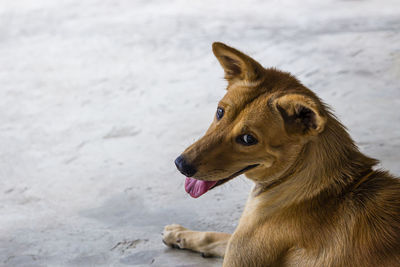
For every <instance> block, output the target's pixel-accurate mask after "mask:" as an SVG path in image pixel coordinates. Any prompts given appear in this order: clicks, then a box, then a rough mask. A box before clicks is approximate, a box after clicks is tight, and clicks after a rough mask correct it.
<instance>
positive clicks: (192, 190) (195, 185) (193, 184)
mask: <svg viewBox="0 0 400 267" xmlns="http://www.w3.org/2000/svg"><path fill="white" fill-rule="evenodd" d="M217 182H218V181H201V180H197V179H194V178H190V177H186V181H185V190H186V192H188V193H189V194H190V195H191V196H192V197H194V198H198V197H199V196H201V195H202V194H204V193H205V192H207V191H208V190H210V188H211V187H213V186H214V185H215V184H216V183H217Z"/></svg>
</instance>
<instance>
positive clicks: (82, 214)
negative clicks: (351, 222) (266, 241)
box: [0, 0, 400, 266]
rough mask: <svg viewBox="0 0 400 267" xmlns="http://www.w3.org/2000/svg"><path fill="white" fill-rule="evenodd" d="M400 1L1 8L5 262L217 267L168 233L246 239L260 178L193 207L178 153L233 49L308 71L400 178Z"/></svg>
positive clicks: (22, 4) (91, 1)
mask: <svg viewBox="0 0 400 267" xmlns="http://www.w3.org/2000/svg"><path fill="white" fill-rule="evenodd" d="M399 29H400V2H399V1H397V0H387V1H378V0H364V1H337V0H335V1H334V0H328V1H319V0H303V1H287V0H284V1H261V0H259V1H256V0H254V1H239V0H237V1H228V0H224V1H218V2H217V1H211V0H204V1H182V0H181V1H179V0H175V1H161V0H158V1H144V0H142V1H140V0H138V1H128V0H124V1H101V0H88V1H77V0H71V1H63V0H60V1H54V0H36V1H28V0H26V1H22V0H21V1H15V0H2V1H1V2H0V121H1V124H0V145H1V149H0V213H1V216H0V265H1V266H127V265H131V266H149V265H152V266H220V265H221V262H222V261H221V260H220V259H203V258H201V257H200V256H199V255H198V254H195V253H190V252H185V251H177V250H172V249H168V248H166V247H165V246H164V245H163V244H162V243H161V235H160V233H161V231H162V228H163V226H164V225H166V224H170V223H180V224H182V225H184V226H186V227H189V228H193V229H197V230H216V231H228V232H231V231H233V230H234V228H235V226H236V224H237V221H238V219H239V217H240V213H241V211H242V209H243V203H244V201H245V199H246V197H247V194H248V190H249V188H250V187H251V182H249V181H247V180H246V179H245V178H243V177H242V178H238V179H236V180H235V181H232V182H231V183H229V184H227V185H225V186H223V187H221V188H217V189H215V190H212V191H210V192H208V193H207V194H206V195H204V196H202V197H201V198H199V199H191V198H190V197H189V196H188V195H187V194H186V193H185V191H184V188H183V182H184V177H183V176H182V175H180V174H179V173H178V172H177V171H176V170H175V167H174V164H173V160H174V158H175V157H176V156H177V155H178V154H179V153H180V152H181V151H182V150H183V149H184V148H185V147H186V146H187V145H189V144H190V143H192V142H193V141H194V140H196V138H198V137H200V136H201V135H202V133H203V132H204V131H205V129H206V128H207V127H208V124H209V122H210V120H211V119H212V117H213V115H214V112H215V109H216V105H217V102H218V100H219V99H220V97H221V96H222V95H223V94H224V87H225V82H224V80H223V79H222V77H223V72H222V70H221V69H220V66H219V65H218V63H217V61H216V59H215V58H214V57H213V55H212V53H211V43H212V42H213V41H222V42H226V43H228V44H230V45H233V46H235V47H237V48H239V49H242V50H243V51H245V52H247V53H249V54H251V55H252V56H253V57H254V58H256V59H258V60H259V61H260V62H261V63H262V64H264V65H265V66H276V67H278V68H281V69H283V70H286V71H290V72H292V73H294V74H295V75H297V76H298V77H299V78H300V80H302V81H303V82H304V83H305V84H306V85H307V86H309V87H310V88H311V89H313V90H314V91H316V92H317V93H318V94H319V95H320V96H321V97H322V98H323V99H324V100H325V101H326V102H327V103H329V104H330V105H331V106H333V108H334V110H335V111H336V114H337V115H338V116H339V118H340V119H341V120H342V121H343V123H344V124H345V125H347V126H348V128H349V131H350V132H351V134H352V136H353V138H354V139H355V140H356V141H357V143H358V144H359V145H360V147H361V149H362V151H364V152H365V153H367V154H368V155H370V156H372V157H375V158H378V159H380V160H381V162H382V164H381V165H382V166H383V167H384V168H387V169H390V170H391V172H392V173H394V174H396V175H399V174H400V166H399V164H398V162H399V159H400V152H399V148H400V113H399V106H400V83H399V80H400V46H399V43H400V33H399Z"/></svg>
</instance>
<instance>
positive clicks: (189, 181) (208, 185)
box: [185, 164, 258, 198]
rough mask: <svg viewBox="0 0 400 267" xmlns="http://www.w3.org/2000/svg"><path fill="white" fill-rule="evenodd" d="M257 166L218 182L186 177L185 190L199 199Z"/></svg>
mask: <svg viewBox="0 0 400 267" xmlns="http://www.w3.org/2000/svg"><path fill="white" fill-rule="evenodd" d="M257 166H258V164H253V165H249V166H247V167H245V168H243V169H241V170H240V171H238V172H235V173H234V174H232V175H230V176H228V177H226V178H224V179H221V180H218V181H203V180H198V179H195V178H191V177H186V181H185V190H186V192H187V193H189V194H190V196H191V197H194V198H198V197H199V196H201V195H203V194H204V193H206V192H207V191H208V190H210V189H213V188H215V187H217V186H220V185H221V184H224V183H226V182H228V181H229V180H231V179H233V178H235V177H236V176H238V175H241V174H243V173H245V172H247V171H248V170H250V169H253V168H255V167H257Z"/></svg>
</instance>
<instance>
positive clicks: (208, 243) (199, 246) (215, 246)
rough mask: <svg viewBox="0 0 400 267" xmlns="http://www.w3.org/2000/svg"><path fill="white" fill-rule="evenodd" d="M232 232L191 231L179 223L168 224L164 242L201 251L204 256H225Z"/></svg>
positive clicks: (176, 246)
mask: <svg viewBox="0 0 400 267" xmlns="http://www.w3.org/2000/svg"><path fill="white" fill-rule="evenodd" d="M230 237H231V235H230V234H227V233H217V232H198V231H190V230H188V229H186V228H185V227H182V226H180V225H178V224H171V225H167V226H165V228H164V232H163V242H164V243H165V244H166V245H167V246H170V247H173V248H180V249H189V250H193V251H196V252H200V253H201V254H202V256H203V257H224V255H225V249H226V246H227V244H228V241H229V238H230Z"/></svg>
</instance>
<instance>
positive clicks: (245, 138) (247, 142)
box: [236, 134, 258, 146]
mask: <svg viewBox="0 0 400 267" xmlns="http://www.w3.org/2000/svg"><path fill="white" fill-rule="evenodd" d="M236 142H238V143H239V144H242V145H244V146H251V145H255V144H257V143H258V141H257V139H256V138H255V137H254V136H252V135H251V134H242V135H239V136H238V137H237V138H236Z"/></svg>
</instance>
